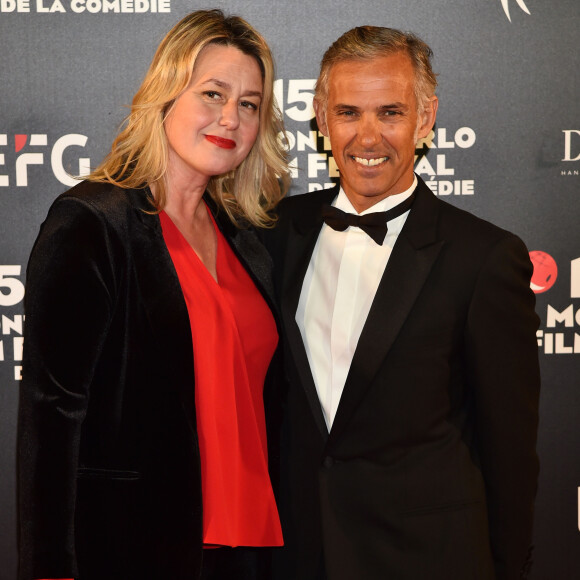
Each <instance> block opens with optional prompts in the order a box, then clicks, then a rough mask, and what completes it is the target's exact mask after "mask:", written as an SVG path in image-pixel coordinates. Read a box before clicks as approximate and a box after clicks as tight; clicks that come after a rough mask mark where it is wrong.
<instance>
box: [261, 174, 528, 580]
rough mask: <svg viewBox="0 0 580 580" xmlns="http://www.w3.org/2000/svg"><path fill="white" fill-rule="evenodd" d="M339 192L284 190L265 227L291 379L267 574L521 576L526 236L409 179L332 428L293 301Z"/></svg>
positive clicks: (295, 578)
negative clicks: (410, 201)
mask: <svg viewBox="0 0 580 580" xmlns="http://www.w3.org/2000/svg"><path fill="white" fill-rule="evenodd" d="M337 193H338V188H333V189H330V190H325V191H321V192H314V193H309V194H306V195H299V196H294V197H290V198H288V199H286V200H285V201H284V202H283V203H282V205H281V206H280V219H279V225H278V227H277V229H276V230H275V231H274V232H272V233H271V234H270V239H269V240H268V243H269V245H270V249H271V252H272V255H273V257H274V267H275V275H274V280H275V287H276V293H277V298H278V300H279V302H280V305H281V315H282V324H283V327H284V333H285V347H286V348H285V354H286V357H285V358H286V373H287V378H288V381H289V390H288V397H287V401H286V408H285V416H284V435H283V443H282V480H281V486H282V487H281V500H280V501H281V513H282V520H283V529H284V536H285V545H286V547H285V548H283V549H281V550H280V551H279V553H278V554H277V560H278V561H277V564H276V574H275V576H274V577H275V579H276V580H279V579H288V580H312V579H314V578H318V577H319V576H318V574H319V568H320V566H321V565H323V566H324V567H325V568H326V577H327V578H328V580H353V579H355V578H356V579H361V580H384V579H388V580H418V579H421V580H451V579H453V580H455V579H457V580H490V579H492V578H494V579H495V578H497V579H501V580H508V579H509V580H512V579H513V580H515V579H517V578H520V573H521V572H522V570H523V571H524V573H525V570H526V568H527V566H528V564H529V547H530V542H531V531H532V516H533V502H534V496H535V493H536V482H537V475H538V460H537V456H536V451H535V444H536V430H537V422H538V396H539V369H538V356H537V344H536V335H535V333H536V329H537V326H538V317H537V316H536V314H535V312H534V295H533V293H532V292H531V291H530V286H529V282H530V276H531V263H530V260H529V257H528V253H527V251H526V249H525V247H524V245H523V243H522V242H521V241H520V240H519V239H518V238H517V237H515V236H514V235H512V234H510V233H509V232H506V231H504V230H501V229H500V228H497V227H495V226H493V225H491V224H489V223H487V222H485V221H483V220H481V219H478V218H476V217H474V216H472V215H470V214H468V213H466V212H464V211H461V210H459V209H457V208H455V207H453V206H451V205H449V204H447V203H444V202H443V201H441V200H439V199H437V198H436V197H435V196H434V195H433V194H432V193H431V191H430V190H429V189H428V188H427V186H426V185H425V184H424V183H423V182H422V181H421V180H419V185H418V188H417V198H416V200H415V202H414V205H413V207H412V209H411V212H410V214H409V217H408V219H407V221H406V223H405V226H404V228H403V230H402V232H401V234H400V235H399V237H398V239H397V242H396V244H395V246H394V249H393V252H392V255H391V257H390V259H389V262H388V265H387V268H386V270H385V272H384V275H383V277H382V280H381V282H380V285H379V288H378V290H377V293H376V296H375V298H374V301H373V303H372V307H371V310H370V312H369V315H368V318H367V321H366V324H365V326H364V329H363V331H362V334H361V337H360V340H359V342H358V346H357V349H356V352H355V355H354V359H353V361H352V365H351V367H350V371H349V374H348V377H347V380H346V384H345V387H344V391H343V394H342V397H341V400H340V404H339V407H338V411H337V414H336V417H335V420H334V423H333V425H332V428H331V430H330V433H329V432H328V431H327V428H326V425H325V422H324V418H323V415H322V411H321V407H320V404H319V401H318V397H317V393H316V388H315V385H314V381H313V378H312V374H311V372H310V368H309V364H308V360H307V356H306V352H305V349H304V346H303V342H302V339H301V335H300V331H299V329H298V326H297V325H296V322H295V314H296V308H297V305H298V299H299V296H300V291H301V287H302V282H303V279H304V275H305V272H306V269H307V266H308V263H309V261H310V258H311V255H312V251H313V249H314V246H315V243H316V240H317V238H318V235H319V232H320V228H321V225H322V220H321V217H320V208H321V205H322V204H324V203H330V202H331V201H332V199H333V198H334V197H335V196H336V195H337ZM322 555H323V564H321V561H322Z"/></svg>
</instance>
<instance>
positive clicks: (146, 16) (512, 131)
mask: <svg viewBox="0 0 580 580" xmlns="http://www.w3.org/2000/svg"><path fill="white" fill-rule="evenodd" d="M210 7H218V8H222V9H224V10H225V11H226V12H229V13H234V14H240V15H241V16H243V17H245V18H246V19H247V20H248V21H249V22H250V23H251V24H253V25H254V26H255V27H256V28H257V29H258V30H260V31H261V32H262V33H263V34H264V35H265V37H266V38H267V40H268V41H269V43H270V46H271V47H272V49H273V52H274V55H275V57H276V62H277V79H278V80H277V83H276V94H277V98H278V102H279V104H280V106H281V108H282V109H283V111H284V118H285V122H286V127H287V133H288V139H289V146H290V158H291V159H292V160H294V165H295V169H294V174H293V177H294V181H293V186H292V191H291V193H297V192H303V191H308V190H314V189H320V188H322V187H324V186H326V185H327V184H328V183H331V182H332V180H333V178H336V177H337V170H336V164H335V163H334V161H333V159H332V157H331V153H330V146H329V143H328V142H327V141H326V140H325V139H324V138H323V137H322V135H321V134H320V133H319V132H318V130H317V127H316V126H315V124H314V120H313V117H314V114H313V111H312V107H311V103H312V94H313V86H314V79H315V78H316V76H317V74H318V65H319V62H320V59H321V57H322V54H323V52H324V51H325V49H326V48H327V47H328V46H329V45H330V43H331V42H333V41H334V40H335V39H336V38H337V37H338V36H339V35H340V34H342V33H343V32H344V31H346V30H347V29H349V28H351V27H353V26H356V25H361V24H376V25H382V26H390V27H395V28H401V29H405V30H411V31H413V32H416V33H417V34H418V35H419V36H421V37H422V38H423V39H424V40H426V41H427V43H428V44H429V45H430V46H431V47H432V48H433V50H434V53H435V59H434V67H435V70H436V72H438V73H439V78H438V80H439V89H438V95H439V99H440V107H439V116H438V121H437V125H436V127H435V130H434V131H433V133H432V134H431V135H430V136H429V137H428V138H427V139H424V140H423V141H422V142H421V143H420V144H419V147H418V149H417V163H416V171H417V173H419V174H420V175H421V176H422V177H423V178H424V179H425V180H426V181H427V183H428V184H429V186H430V187H431V189H432V190H433V191H434V192H435V193H436V194H437V195H438V196H441V197H443V198H445V199H447V200H448V201H450V202H451V203H452V204H454V205H457V206H459V207H461V208H464V209H467V210H469V211H472V212H473V213H475V214H477V215H479V216H481V217H483V218H486V219H488V220H490V221H492V222H494V223H496V224H498V225H500V226H502V227H504V228H506V229H509V230H511V231H513V232H515V233H517V234H518V235H520V236H521V237H522V238H523V240H524V241H525V243H526V244H527V246H528V248H529V250H530V251H531V256H532V260H533V262H534V265H535V271H534V278H533V280H532V283H533V288H534V290H535V292H536V296H537V312H538V314H539V316H540V318H541V326H540V330H539V332H538V349H539V352H540V359H541V365H542V375H543V390H542V398H541V408H540V412H541V423H540V434H539V454H540V460H541V476H540V489H539V494H538V499H537V517H536V529H535V544H536V548H535V553H534V565H533V568H532V576H531V577H532V578H533V579H534V580H569V579H572V578H580V558H579V557H578V548H579V547H580V531H579V525H580V508H579V503H578V502H579V495H580V459H579V457H580V227H579V222H580V83H579V78H580V74H579V73H580V59H579V57H578V54H579V53H578V31H579V30H580V3H579V2H578V0H551V1H550V2H546V1H543V0H487V1H485V2H482V1H481V0H430V1H427V0H359V1H357V2H354V3H353V2H346V1H344V0H335V1H333V2H330V1H328V0H318V1H317V2H314V3H313V2H311V1H310V0H293V1H287V0H286V1H282V0H244V1H242V0H229V1H228V2H227V3H225V2H222V1H216V3H215V4H208V3H203V4H200V3H197V2H185V1H184V0H0V40H1V44H2V56H1V58H0V79H1V81H2V82H1V84H0V223H1V228H0V437H1V444H0V506H1V508H0V579H1V580H12V579H14V578H15V577H16V510H15V456H14V448H15V435H16V412H17V399H18V389H19V380H20V376H21V367H20V364H21V358H22V349H23V323H24V316H23V310H22V299H23V296H24V293H25V285H24V283H25V268H26V262H27V259H28V254H29V252H30V249H31V246H32V243H33V241H34V239H35V237H36V234H37V232H38V228H39V226H40V224H41V222H42V220H43V219H44V217H45V215H46V212H47V209H48V207H49V205H50V203H51V202H52V201H53V200H54V199H55V197H56V196H57V195H58V194H59V193H61V192H62V191H64V190H65V189H67V188H68V187H70V186H72V185H73V184H74V183H75V180H74V179H73V178H72V177H71V175H83V174H86V173H87V171H88V169H89V167H95V166H96V164H97V163H98V162H99V161H100V160H101V159H102V157H103V156H104V154H105V153H106V152H107V150H108V147H109V145H110V143H111V141H112V139H113V137H114V135H115V133H116V129H117V127H118V126H119V124H120V123H121V121H122V119H123V117H124V115H125V114H126V108H125V105H127V104H129V103H130V101H131V97H132V95H133V93H134V92H135V90H136V89H137V87H138V86H139V84H140V81H141V79H142V77H143V75H144V73H145V71H146V68H147V66H148V64H149V62H150V60H151V58H152V56H153V53H154V50H155V48H156V46H157V44H158V43H159V41H160V40H161V38H162V37H163V35H164V34H165V33H166V32H167V31H168V30H169V29H170V28H171V26H172V25H173V24H174V23H176V22H177V21H178V20H179V19H180V18H181V17H182V16H184V15H185V14H186V13H188V12H191V11H192V10H195V9H198V8H210ZM70 275H71V276H74V272H71V273H70ZM457 276H461V272H457ZM497 332H498V334H499V333H501V332H502V329H501V327H499V328H498V329H497ZM70 364H71V365H74V364H75V361H74V360H73V359H71V360H70Z"/></svg>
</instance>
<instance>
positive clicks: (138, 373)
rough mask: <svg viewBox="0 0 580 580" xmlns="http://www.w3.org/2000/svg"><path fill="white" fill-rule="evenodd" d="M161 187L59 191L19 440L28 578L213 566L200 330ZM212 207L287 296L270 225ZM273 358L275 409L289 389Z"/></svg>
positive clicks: (34, 297) (29, 309)
mask: <svg viewBox="0 0 580 580" xmlns="http://www.w3.org/2000/svg"><path fill="white" fill-rule="evenodd" d="M148 195H150V194H149V192H148V191H147V190H124V189H120V188H118V187H114V186H112V185H107V184H95V183H89V182H82V183H80V184H79V185H77V186H76V187H74V188H73V189H71V190H70V191H68V192H66V193H65V194H63V195H62V196H60V197H59V198H58V199H57V200H56V201H55V203H54V204H53V206H52V207H51V209H50V211H49V214H48V217H47V219H46V221H45V222H44V223H43V225H42V228H41V231H40V234H39V237H38V239H37V241H36V243H35V245H34V248H33V251H32V255H31V258H30V262H29V265H28V271H27V287H26V298H25V311H26V329H25V349H24V362H23V367H24V368H23V380H22V385H21V399H20V415H19V437H18V451H19V455H18V458H19V470H18V471H19V516H20V520H19V547H20V572H19V578H20V580H30V579H32V578H67V577H75V578H80V579H81V580H93V579H94V580H105V579H107V580H116V579H119V580H120V579H123V580H133V579H135V580H136V579H140V580H143V579H146V578H151V579H156V580H160V579H162V578H171V579H172V580H180V579H184V580H185V579H186V578H187V579H188V580H192V579H194V578H197V577H198V575H199V570H200V566H201V554H202V536H201V534H202V503H201V481H200V466H199V448H198V437H197V432H196V418H195V407H194V360H193V348H192V342H191V332H190V325H189V318H188V313H187V308H186V304H185V301H184V298H183V295H182V292H181V288H180V285H179V282H178V278H177V274H176V272H175V270H174V267H173V263H172V261H171V258H170V256H169V253H168V251H167V248H166V246H165V243H164V240H163V234H162V230H161V226H160V222H159V218H158V216H157V215H154V214H151V213H146V212H147V211H150V210H151V207H152V206H151V205H150V203H149V201H148V199H147V196H148ZM206 201H207V202H208V205H210V207H211V209H212V212H213V213H214V215H215V218H216V222H217V223H218V226H219V227H220V229H221V231H222V232H223V234H224V235H225V237H226V239H227V240H228V242H229V243H230V245H231V246H232V248H233V250H234V251H235V253H236V254H237V256H238V258H239V259H240V261H241V262H242V264H244V266H245V267H246V268H247V269H248V271H249V272H250V274H251V275H252V278H253V280H254V282H255V283H256V285H257V287H258V288H259V289H260V291H261V292H262V294H263V296H264V297H265V299H266V300H267V302H268V304H269V305H272V300H271V297H272V287H271V283H270V257H269V256H268V254H267V253H266V251H265V250H264V249H263V247H262V246H261V244H260V242H259V241H258V239H257V237H256V235H255V233H254V232H253V231H252V230H249V229H246V230H243V229H242V230H238V229H237V228H235V227H234V226H233V225H232V224H231V222H230V221H229V220H228V218H227V216H226V215H225V214H224V213H223V212H221V213H220V212H216V211H215V206H214V204H212V203H211V200H207V199H206ZM276 358H277V357H275V360H276ZM274 366H276V363H275V362H273V363H272V367H271V368H270V372H269V375H268V379H267V381H266V382H267V385H268V386H267V387H266V389H265V399H266V405H267V406H269V404H270V402H272V401H275V400H276V399H277V397H276V396H275V395H274V391H275V383H276V381H275V380H274V378H273V375H274V374H275V373H274V372H273V367H274ZM269 411H270V413H269V417H272V416H273V415H275V412H274V411H273V410H272V409H271V408H270V409H269ZM271 433H272V431H271V430H270V429H269V435H271ZM271 444H272V446H273V447H275V444H274V443H273V441H271ZM275 455H276V452H275V451H273V453H272V456H271V461H270V467H271V468H275V464H276V460H275V458H274V457H273V456H275Z"/></svg>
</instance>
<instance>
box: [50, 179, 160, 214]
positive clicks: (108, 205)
mask: <svg viewBox="0 0 580 580" xmlns="http://www.w3.org/2000/svg"><path fill="white" fill-rule="evenodd" d="M150 199H151V194H150V193H149V189H148V188H143V189H125V188H122V187H118V186H117V185H114V184H112V183H100V182H94V181H87V180H85V181H81V182H80V183H78V184H77V185H75V186H74V187H72V188H71V189H69V190H68V191H65V192H64V193H63V194H61V195H60V196H59V197H58V198H57V199H56V201H55V203H63V202H71V203H73V204H77V205H80V206H85V207H86V208H88V209H92V210H93V211H95V212H97V213H102V214H105V215H110V216H113V215H115V214H124V213H126V212H127V210H128V209H138V210H146V211H151V210H153V209H154V208H153V205H152V204H151V201H150Z"/></svg>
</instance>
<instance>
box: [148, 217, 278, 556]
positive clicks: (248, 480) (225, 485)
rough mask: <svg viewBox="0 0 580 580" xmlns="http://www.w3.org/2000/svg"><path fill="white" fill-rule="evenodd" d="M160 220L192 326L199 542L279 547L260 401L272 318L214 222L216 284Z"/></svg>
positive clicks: (272, 338)
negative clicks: (200, 517) (200, 524)
mask: <svg viewBox="0 0 580 580" xmlns="http://www.w3.org/2000/svg"><path fill="white" fill-rule="evenodd" d="M208 213H209V212H208ZM210 216H211V214H210ZM159 217H160V220H161V227H162V229H163V237H164V239H165V243H166V244H167V248H168V250H169V253H170V255H171V259H172V261H173V264H174V266H175V269H176V271H177V276H178V278H179V282H180V284H181V289H182V291H183V295H184V297H185V302H186V304H187V309H188V313H189V319H190V323H191V336H192V340H193V352H194V368H195V405H196V415H197V432H198V438H199V448H200V456H201V484H202V501H203V541H204V544H205V545H222V546H234V547H235V546H281V545H282V544H283V540H282V530H281V528H280V520H279V517H278V511H277V509H276V503H275V500H274V494H273V491H272V485H271V483H270V477H269V474H268V454H267V443H266V424H265V418H264V401H263V388H264V379H265V376H266V372H267V370H268V366H269V364H270V361H271V359H272V355H273V354H274V350H275V349H276V345H277V343H278V333H277V331H276V324H275V322H274V318H273V317H272V313H271V312H270V309H269V308H268V306H267V304H266V302H265V301H264V299H263V297H262V295H261V294H260V292H259V291H258V289H257V288H256V286H255V285H254V283H253V281H252V279H251V278H250V276H249V275H248V273H247V272H246V270H245V269H244V267H243V266H242V265H241V264H240V262H239V260H238V259H237V257H236V256H235V254H234V253H233V251H232V249H231V248H230V246H229V245H228V243H227V241H226V240H225V238H224V237H223V235H222V234H221V232H220V231H219V229H218V228H217V227H216V225H215V222H214V228H215V231H216V234H217V260H216V269H217V279H218V281H217V282H216V281H215V279H214V278H213V276H212V275H211V274H210V273H209V271H208V270H207V268H206V267H205V266H204V264H203V263H202V261H201V260H200V259H199V257H198V256H197V254H196V253H195V252H194V250H193V249H192V248H191V246H190V245H189V243H188V242H187V240H186V239H185V238H184V237H183V236H182V234H181V233H180V231H179V230H178V229H177V227H176V226H175V225H174V224H173V222H172V221H171V219H170V218H169V216H168V215H167V214H166V213H165V212H161V213H160V215H159ZM212 221H213V217H212Z"/></svg>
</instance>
